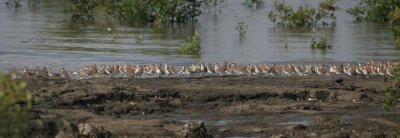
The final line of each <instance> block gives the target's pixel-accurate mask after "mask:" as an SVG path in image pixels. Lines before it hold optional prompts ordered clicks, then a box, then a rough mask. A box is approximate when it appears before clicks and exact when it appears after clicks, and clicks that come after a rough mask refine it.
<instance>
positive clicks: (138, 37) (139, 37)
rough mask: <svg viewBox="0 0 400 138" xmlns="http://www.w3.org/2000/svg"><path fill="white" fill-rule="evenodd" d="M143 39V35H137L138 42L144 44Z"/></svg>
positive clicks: (136, 40)
mask: <svg viewBox="0 0 400 138" xmlns="http://www.w3.org/2000/svg"><path fill="white" fill-rule="evenodd" d="M143 40H144V38H143V35H142V34H140V35H139V36H137V37H136V39H135V42H136V44H142V43H143Z"/></svg>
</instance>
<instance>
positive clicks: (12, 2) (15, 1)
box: [4, 0, 22, 8]
mask: <svg viewBox="0 0 400 138" xmlns="http://www.w3.org/2000/svg"><path fill="white" fill-rule="evenodd" d="M4 3H5V4H6V5H7V6H11V7H14V8H19V7H22V4H21V0H7V1H5V2H4Z"/></svg>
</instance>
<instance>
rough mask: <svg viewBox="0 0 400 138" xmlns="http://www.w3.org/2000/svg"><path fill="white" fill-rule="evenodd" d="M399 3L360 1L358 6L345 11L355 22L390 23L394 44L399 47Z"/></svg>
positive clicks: (393, 1) (376, 0)
mask: <svg viewBox="0 0 400 138" xmlns="http://www.w3.org/2000/svg"><path fill="white" fill-rule="evenodd" d="M399 7H400V1H399V0H361V1H360V3H359V5H357V6H355V7H353V8H350V9H347V10H346V11H347V13H349V14H350V15H353V16H354V18H355V20H356V21H367V22H378V23H390V24H391V28H392V30H393V36H394V39H395V42H396V44H397V45H398V46H400V10H399Z"/></svg>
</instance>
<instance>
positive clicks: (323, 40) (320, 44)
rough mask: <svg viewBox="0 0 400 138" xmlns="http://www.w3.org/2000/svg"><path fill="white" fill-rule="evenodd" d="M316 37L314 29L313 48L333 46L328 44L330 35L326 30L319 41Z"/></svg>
mask: <svg viewBox="0 0 400 138" xmlns="http://www.w3.org/2000/svg"><path fill="white" fill-rule="evenodd" d="M315 37H316V36H315V31H313V36H312V38H311V48H318V49H328V48H332V46H331V45H329V44H328V36H327V34H326V32H325V31H322V34H321V38H320V41H319V42H318V43H317V41H316V38H315Z"/></svg>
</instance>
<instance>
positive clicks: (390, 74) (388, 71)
mask: <svg viewBox="0 0 400 138" xmlns="http://www.w3.org/2000/svg"><path fill="white" fill-rule="evenodd" d="M386 74H387V75H389V76H394V75H393V74H392V69H390V68H386Z"/></svg>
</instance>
